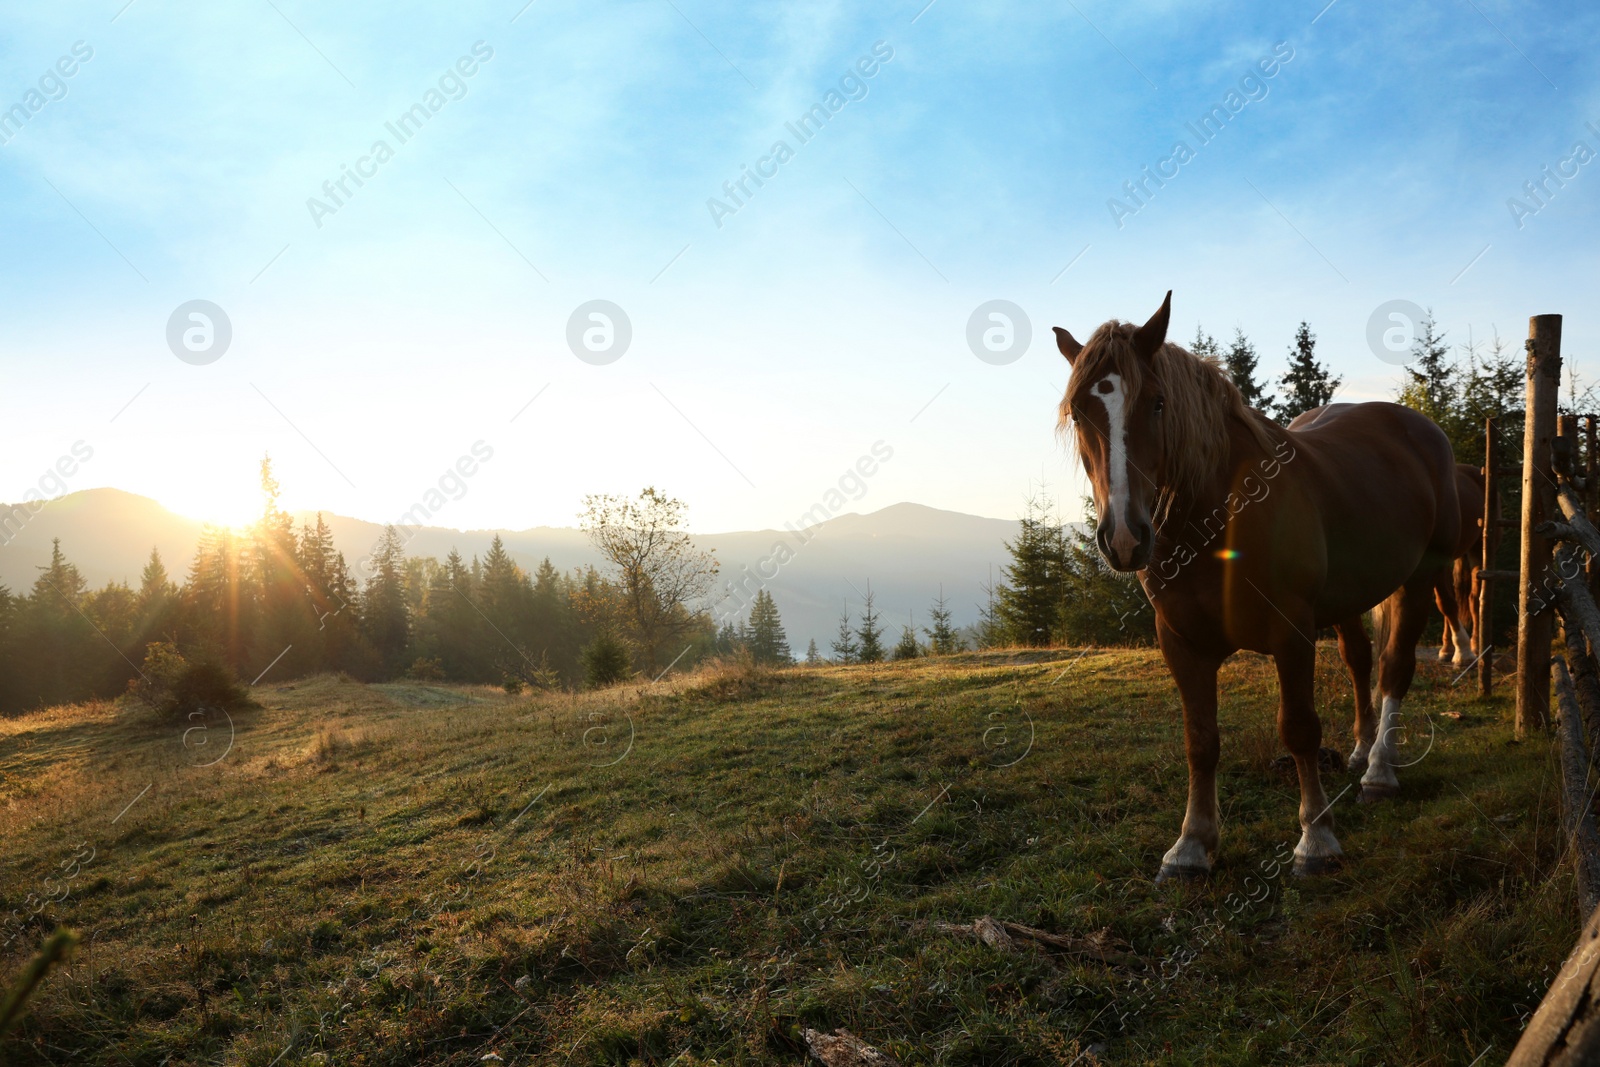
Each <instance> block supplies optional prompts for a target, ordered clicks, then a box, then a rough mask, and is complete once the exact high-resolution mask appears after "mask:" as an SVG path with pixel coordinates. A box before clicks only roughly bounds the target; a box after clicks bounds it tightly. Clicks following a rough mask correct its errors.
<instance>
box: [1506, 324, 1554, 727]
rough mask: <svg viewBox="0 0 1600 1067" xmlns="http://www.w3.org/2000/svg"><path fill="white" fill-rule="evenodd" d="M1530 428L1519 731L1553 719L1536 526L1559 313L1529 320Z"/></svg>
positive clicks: (1541, 517) (1546, 464) (1546, 480)
mask: <svg viewBox="0 0 1600 1067" xmlns="http://www.w3.org/2000/svg"><path fill="white" fill-rule="evenodd" d="M1527 348H1528V364H1527V376H1528V392H1527V404H1526V408H1525V410H1526V416H1525V418H1526V420H1527V428H1526V431H1525V432H1524V434H1523V438H1522V567H1521V571H1522V577H1521V581H1519V582H1518V583H1517V584H1518V592H1517V722H1516V731H1517V736H1518V737H1519V738H1520V737H1524V736H1526V734H1527V733H1528V731H1529V730H1531V729H1543V728H1544V727H1545V726H1546V725H1547V724H1548V723H1549V721H1550V643H1551V640H1552V639H1553V636H1554V628H1553V626H1552V621H1553V615H1554V611H1553V609H1552V602H1553V600H1554V596H1553V595H1552V591H1551V590H1550V589H1548V588H1546V585H1547V582H1548V579H1549V577H1550V547H1551V546H1550V541H1549V540H1548V539H1547V538H1545V537H1543V536H1541V535H1540V534H1538V533H1535V532H1534V528H1535V527H1537V526H1538V525H1539V524H1540V523H1542V522H1545V521H1547V520H1548V519H1551V518H1553V517H1554V516H1555V488H1556V483H1555V474H1554V472H1553V470H1552V469H1551V463H1550V461H1551V450H1552V447H1553V445H1554V443H1555V442H1554V438H1555V432H1556V401H1557V400H1558V399H1559V397H1560V393H1561V316H1560V315H1535V316H1533V317H1532V318H1531V319H1529V320H1528V344H1527Z"/></svg>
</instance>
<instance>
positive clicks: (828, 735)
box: [0, 648, 1577, 1067]
mask: <svg viewBox="0 0 1600 1067" xmlns="http://www.w3.org/2000/svg"><path fill="white" fill-rule="evenodd" d="M1319 660H1320V663H1321V673H1320V677H1319V683H1320V689H1319V706H1320V708H1321V711H1322V714H1323V717H1324V720H1325V721H1326V722H1327V723H1329V738H1328V740H1329V743H1330V744H1338V745H1340V746H1343V745H1344V744H1345V737H1346V731H1347V730H1348V724H1349V713H1348V710H1347V705H1348V699H1347V697H1346V695H1345V694H1346V692H1347V690H1346V687H1345V685H1344V683H1343V680H1342V677H1341V675H1340V672H1339V670H1338V666H1337V660H1336V657H1335V656H1334V655H1333V654H1332V650H1331V648H1324V649H1323V654H1322V655H1321V656H1320V657H1319ZM1435 672H1439V673H1435ZM256 698H257V699H258V700H259V701H260V703H261V704H262V705H263V706H262V708H261V709H260V710H258V711H252V712H248V713H243V714H238V715H236V716H235V717H234V719H233V721H232V724H231V726H230V725H229V724H228V723H225V722H220V721H219V722H215V723H212V724H210V725H209V726H207V727H205V728H204V729H201V728H200V727H201V724H198V723H188V722H177V723H173V722H159V721H155V720H153V719H152V718H151V716H150V713H148V712H145V711H141V710H137V709H133V708H130V707H119V706H114V705H92V706H87V707H79V708H63V709H54V710H50V711H45V712H40V713H37V714H35V715H31V716H28V717H26V718H19V719H15V720H7V721H3V722H0V792H3V796H4V807H3V809H0V812H3V814H0V827H3V830H4V848H3V850H0V909H3V911H4V912H5V913H7V914H9V915H12V916H13V918H11V919H8V920H7V921H6V927H5V928H6V937H7V938H9V939H11V940H10V941H9V942H8V944H7V947H6V948H5V950H4V960H3V963H0V969H3V971H4V972H5V973H6V974H14V973H15V971H16V969H17V968H18V967H19V966H20V965H21V963H22V962H23V961H24V960H25V959H26V958H27V954H28V953H29V952H30V951H31V949H32V947H33V946H34V945H36V944H37V943H38V942H39V940H40V939H41V938H42V937H43V936H44V935H45V934H46V933H47V932H48V930H49V929H50V928H51V927H52V926H53V925H54V924H55V923H57V922H60V923H66V924H70V925H71V926H73V927H75V928H76V929H77V930H78V931H79V933H80V934H81V936H82V939H83V940H82V948H81V950H80V951H79V954H78V956H77V958H76V960H75V962H73V963H72V964H71V965H70V966H69V967H68V968H67V969H66V970H65V971H63V972H59V973H57V974H55V975H53V976H52V977H51V979H50V980H49V982H48V984H47V985H46V986H45V988H44V990H43V991H42V993H41V994H40V996H39V998H38V999H37V1002H36V1004H35V1006H34V1008H33V1011H32V1013H31V1014H30V1015H29V1017H28V1018H27V1020H26V1021H25V1023H24V1025H23V1028H22V1030H21V1032H20V1034H19V1036H18V1037H17V1038H16V1039H15V1040H13V1041H12V1042H11V1043H10V1045H9V1047H8V1048H6V1049H4V1050H0V1059H4V1061H5V1062H7V1063H12V1064H28V1065H33V1064H50V1063H61V1062H67V1061H69V1060H70V1061H71V1062H74V1063H85V1064H106V1065H111V1064H121V1065H127V1064H137V1065H149V1067H157V1065H160V1064H170V1065H179V1064H201V1063H218V1062H227V1063H238V1064H253V1065H257V1067H267V1065H269V1064H311V1063H319V1064H330V1063H338V1064H345V1063H349V1064H371V1065H379V1064H382V1065H391V1064H392V1065H397V1067H398V1065H406V1067H413V1065H417V1064H429V1065H433V1064H469V1063H471V1064H478V1063H483V1062H489V1063H495V1062H500V1063H506V1064H533V1063H538V1064H605V1063H616V1064H624V1063H653V1064H661V1065H666V1064H669V1063H670V1064H674V1065H675V1067H684V1065H689V1064H708V1063H712V1062H717V1063H785V1064H793V1063H796V1062H799V1059H800V1056H801V1046H800V1045H799V1044H798V1035H799V1031H800V1028H801V1027H804V1026H811V1027H816V1028H818V1029H821V1030H827V1031H831V1030H833V1029H834V1028H836V1027H845V1028H848V1029H850V1030H851V1031H853V1032H854V1033H856V1034H858V1035H860V1036H861V1037H863V1038H865V1039H866V1040H868V1041H870V1042H871V1043H873V1044H875V1045H877V1046H879V1047H880V1048H884V1049H887V1050H890V1051H892V1052H893V1053H894V1054H896V1055H897V1056H898V1057H900V1059H901V1061H902V1062H904V1063H907V1064H933V1063H939V1064H977V1063H1002V1062H1004V1063H1050V1064H1063V1065H1064V1064H1069V1063H1089V1062H1115V1063H1145V1062H1152V1063H1153V1062H1162V1063H1168V1062H1173V1063H1200V1062H1205V1063H1285V1064H1307V1063H1347V1062H1386V1063H1408V1064H1463V1065H1464V1064H1467V1063H1470V1062H1474V1058H1475V1057H1478V1056H1479V1055H1480V1054H1481V1053H1484V1052H1485V1050H1489V1052H1491V1053H1492V1055H1491V1056H1490V1057H1489V1059H1485V1060H1483V1062H1492V1061H1494V1060H1495V1059H1498V1058H1501V1057H1503V1056H1504V1054H1505V1053H1506V1052H1507V1051H1508V1050H1509V1048H1510V1046H1511V1045H1512V1043H1513V1042H1514V1041H1515V1038H1516V1035H1517V1033H1518V1030H1519V1025H1520V1024H1519V1016H1520V1015H1521V1014H1522V1013H1523V1012H1525V1011H1526V1010H1528V1008H1529V1007H1530V1006H1531V1005H1532V1004H1533V1003H1535V1002H1536V1001H1537V999H1538V997H1539V995H1540V994H1541V993H1542V990H1543V988H1544V984H1545V983H1546V982H1548V980H1549V978H1550V977H1551V976H1552V975H1553V973H1554V968H1555V966H1556V965H1557V964H1558V963H1559V961H1560V959H1561V958H1562V957H1563V955H1564V954H1565V952H1566V950H1567V948H1568V947H1569V945H1570V941H1571V939H1572V937H1573V936H1574V931H1575V930H1576V929H1577V925H1576V924H1577V918H1576V914H1575V911H1574V905H1573V895H1572V893H1573V888H1572V878H1571V874H1570V870H1569V869H1568V868H1567V867H1566V866H1564V865H1563V861H1562V845H1561V839H1560V830H1559V825H1558V821H1559V820H1558V817H1557V813H1556V811H1555V808H1554V804H1555V800H1554V791H1553V788H1552V782H1553V779H1552V775H1553V774H1554V768H1553V764H1552V762H1551V755H1550V753H1551V750H1550V748H1549V746H1548V744H1547V743H1546V742H1545V741H1543V740H1538V739H1536V740H1534V741H1530V742H1528V743H1525V744H1520V745H1518V744H1511V743H1510V736H1511V731H1510V728H1509V726H1508V724H1507V722H1506V718H1507V716H1508V711H1507V706H1506V701H1505V700H1504V699H1503V698H1497V699H1496V700H1495V701H1493V702H1491V703H1487V704H1485V703H1480V702H1479V701H1477V700H1476V699H1475V698H1473V697H1472V696H1471V694H1470V693H1469V692H1467V691H1466V690H1465V689H1458V688H1452V687H1451V686H1450V685H1449V676H1448V675H1447V674H1444V673H1442V670H1441V669H1439V668H1437V667H1435V666H1434V665H1431V664H1425V665H1424V666H1423V672H1422V675H1421V676H1420V677H1419V679H1418V684H1417V687H1416V699H1415V700H1414V701H1413V702H1412V707H1413V708H1414V709H1415V711H1416V714H1414V715H1412V716H1410V717H1409V718H1408V720H1407V722H1408V734H1407V745H1408V747H1407V748H1406V749H1405V751H1407V752H1408V753H1410V754H1411V755H1412V756H1413V758H1415V759H1416V762H1415V765H1414V766H1410V767H1408V768H1406V769H1405V770H1403V771H1402V772H1401V777H1402V783H1403V794H1402V797H1401V798H1400V799H1399V800H1398V801H1396V802H1394V803H1389V804H1384V805H1377V806H1373V807H1358V806H1357V805H1356V804H1355V803H1354V802H1353V800H1352V798H1351V794H1350V793H1348V792H1341V790H1343V789H1344V787H1345V786H1346V785H1347V784H1348V782H1346V781H1345V780H1344V779H1345V776H1344V775H1343V774H1342V773H1340V774H1338V775H1333V776H1332V777H1331V779H1330V784H1331V788H1330V790H1329V791H1330V794H1338V796H1339V798H1340V799H1338V800H1336V801H1335V814H1336V817H1337V819H1338V826H1339V833H1340V838H1341V840H1342V842H1343V844H1344V847H1345V850H1346V852H1347V853H1348V854H1349V865H1348V866H1347V868H1346V869H1345V870H1344V871H1343V872H1341V873H1339V874H1337V875H1333V876H1329V877H1325V878H1323V879H1320V880H1315V881H1308V882H1299V881H1296V880H1294V879H1293V878H1291V877H1290V876H1289V875H1288V874H1287V872H1286V870H1282V869H1280V870H1278V871H1277V873H1276V874H1268V873H1263V868H1264V866H1266V865H1268V864H1270V861H1271V860H1272V858H1273V857H1274V856H1277V857H1279V858H1282V857H1283V856H1284V855H1285V854H1286V853H1287V851H1288V849H1289V848H1290V847H1292V845H1293V843H1294V841H1295V840H1296V837H1297V835H1298V831H1297V828H1296V825H1295V804H1296V801H1297V792H1296V789H1295V787H1294V785H1293V783H1292V782H1291V781H1290V780H1289V779H1288V778H1287V777H1285V776H1284V775H1282V774H1280V773H1279V772H1277V771H1275V770H1274V769H1273V767H1272V765H1271V760H1272V758H1273V757H1274V756H1275V755H1276V754H1277V752H1278V746H1277V743H1276V738H1275V731H1274V729H1273V727H1272V725H1271V724H1272V716H1273V704H1274V685H1273V680H1272V671H1271V666H1270V663H1268V662H1267V661H1265V660H1263V659H1261V658H1259V657H1253V656H1241V657H1237V658H1236V659H1235V660H1234V661H1232V662H1230V663H1229V665H1228V666H1227V667H1226V668H1225V672H1224V706H1223V712H1222V716H1223V722H1224V734H1223V739H1224V740H1223V745H1224V749H1223V751H1224V756H1223V779H1222V798H1223V809H1224V812H1225V817H1226V820H1227V822H1226V827H1225V830H1224V837H1223V845H1222V851H1221V855H1220V857H1219V864H1218V869H1217V871H1216V873H1215V874H1214V876H1213V879H1212V881H1211V882H1210V883H1209V884H1205V885H1198V886H1196V885H1168V886H1163V887H1157V886H1155V885H1153V884H1152V882H1151V875H1152V874H1153V873H1154V871H1155V868H1156V865H1157V863H1158V861H1159V857H1160V855H1161V853H1162V852H1163V851H1164V850H1165V849H1166V847H1167V846H1168V845H1169V844H1170V843H1171V840H1172V838H1173V836H1174V835H1175V833H1176V831H1177V827H1178V822H1179V820H1180V818H1181V814H1182V804H1183V796H1184V790H1185V774H1184V768H1183V761H1182V730H1181V723H1180V716H1179V714H1178V710H1177V706H1176V698H1175V696H1174V694H1173V690H1172V687H1171V684H1170V682H1169V681H1168V679H1167V677H1166V675H1165V672H1164V670H1163V669H1162V668H1161V666H1160V661H1159V657H1158V656H1157V655H1156V654H1155V653H1154V652H1152V651H1127V652H1105V651H1100V652H1090V653H1087V654H1082V655H1081V656H1080V654H1079V653H1075V652H1061V651H1057V652H1041V653H1033V654H1019V655H1014V656H1013V655H1006V654H988V655H982V656H979V655H967V656H961V657H955V658H952V659H950V660H944V661H926V660H925V661H919V662H915V663H911V664H897V665H881V666H874V667H865V666H861V667H844V668H821V669H793V670H789V671H784V672H780V673H777V674H760V673H753V672H748V671H740V670H734V669H730V670H724V671H720V672H710V673H705V674H701V675H697V676H693V677H690V678H686V679H670V678H669V680H668V681H666V682H663V683H661V684H659V685H657V686H653V687H624V688H621V689H616V690H610V691H606V692H601V693H592V694H583V695H576V696H574V695H563V694H554V695H544V696H539V697H536V698H533V699H518V700H512V699H510V698H507V697H505V696H504V694H501V693H498V692H496V691H493V690H469V689H460V688H453V687H440V686H422V685H416V684H393V685H385V686H374V687H366V686H361V685H357V684H354V683H351V682H348V681H343V680H340V679H337V678H332V677H320V678H314V679H308V680H304V681H301V682H298V683H294V684H292V685H286V686H276V687H270V686H269V687H262V688H260V689H258V690H257V691H256ZM1452 714H1459V715H1460V716H1461V717H1460V718H1459V719H1456V718H1452V717H1450V716H1451V715H1452ZM197 731H198V732H197ZM46 896H49V897H57V896H59V897H60V898H61V899H60V900H59V902H58V903H51V904H48V905H44V906H42V911H41V913H40V914H39V915H38V916H36V917H31V918H30V917H29V913H30V911H31V910H32V909H33V908H34V907H35V906H36V904H35V901H36V900H37V899H38V898H42V897H46ZM984 915H992V916H995V917H997V918H999V919H1003V920H1008V921H1014V922H1019V923H1024V924H1028V925H1031V926H1035V927H1039V928H1042V929H1045V930H1047V931H1051V932H1053V933H1056V934H1060V935H1065V936H1068V937H1071V938H1076V939H1089V940H1088V941H1081V940H1080V942H1079V945H1080V948H1081V949H1082V951H1066V952H1057V951H1053V950H1051V951H1041V950H1037V949H1034V948H1029V947H1026V946H1023V947H1022V948H1021V949H1020V950H1019V951H1017V952H1015V953H1006V952H1003V951H1001V950H999V949H996V948H991V947H990V946H988V945H986V944H983V943H980V942H979V941H977V940H974V939H971V938H963V937H959V936H952V935H949V934H947V933H943V932H941V931H940V929H939V928H938V927H937V925H936V923H937V922H939V921H949V922H964V923H970V922H972V921H973V920H974V919H976V918H978V917H980V916H984ZM1102 931H1103V933H1101V932H1102ZM1090 950H1093V951H1090ZM1097 953H1098V954H1097ZM1101 955H1104V956H1106V958H1104V959H1102V958H1100V956H1101ZM1090 1048H1094V1049H1095V1050H1096V1051H1095V1057H1096V1058H1095V1059H1093V1060H1091V1059H1090V1058H1089V1057H1087V1056H1084V1055H1083V1053H1084V1052H1085V1050H1088V1049H1090ZM491 1057H498V1058H497V1059H496V1058H491Z"/></svg>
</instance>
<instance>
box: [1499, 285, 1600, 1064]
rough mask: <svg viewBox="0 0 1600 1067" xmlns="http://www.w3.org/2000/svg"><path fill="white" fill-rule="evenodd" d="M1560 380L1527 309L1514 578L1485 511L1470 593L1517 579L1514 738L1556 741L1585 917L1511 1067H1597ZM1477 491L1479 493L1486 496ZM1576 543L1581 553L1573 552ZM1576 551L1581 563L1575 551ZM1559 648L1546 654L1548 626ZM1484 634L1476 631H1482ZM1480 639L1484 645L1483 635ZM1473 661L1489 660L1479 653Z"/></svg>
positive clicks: (1590, 590)
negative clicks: (1553, 736) (1543, 733)
mask: <svg viewBox="0 0 1600 1067" xmlns="http://www.w3.org/2000/svg"><path fill="white" fill-rule="evenodd" d="M1560 381H1561V316H1559V315H1539V316H1536V317H1535V318H1533V319H1532V320H1531V321H1530V323H1529V331H1528V367H1527V385H1528V391H1527V409H1526V425H1525V427H1524V435H1523V453H1522V470H1521V487H1522V508H1521V511H1522V515H1521V521H1520V522H1519V523H1518V529H1519V534H1520V536H1521V538H1522V542H1521V547H1520V558H1521V567H1520V571H1519V573H1518V574H1516V575H1506V574H1500V573H1497V572H1493V571H1492V567H1491V563H1492V561H1493V558H1494V557H1493V555H1492V552H1493V549H1494V547H1495V545H1494V542H1493V537H1494V536H1495V534H1496V533H1497V529H1496V528H1497V527H1498V526H1499V524H1497V523H1495V522H1494V521H1493V519H1492V518H1491V516H1492V514H1493V512H1492V511H1486V513H1485V521H1484V548H1483V561H1482V562H1483V566H1484V570H1485V572H1487V573H1488V577H1487V580H1486V581H1485V582H1484V583H1483V586H1482V589H1481V591H1480V596H1481V600H1480V606H1481V607H1482V608H1483V609H1484V613H1483V615H1482V616H1480V617H1481V618H1483V619H1485V620H1488V619H1490V618H1492V616H1490V615H1489V614H1488V607H1489V606H1492V602H1493V595H1492V592H1491V590H1492V588H1493V586H1494V585H1495V584H1496V583H1497V581H1502V580H1505V579H1507V578H1509V577H1515V578H1516V579H1517V588H1518V610H1517V712H1516V731H1517V736H1518V737H1523V736H1526V735H1527V734H1528V733H1530V732H1533V731H1535V730H1542V729H1544V728H1546V727H1547V726H1550V725H1552V716H1551V708H1550V694H1551V688H1552V687H1551V682H1552V674H1553V676H1554V677H1553V681H1554V691H1555V696H1556V708H1555V712H1556V714H1555V716H1554V717H1553V718H1554V725H1555V726H1556V727H1557V736H1558V737H1559V739H1560V746H1561V759H1560V765H1561V779H1562V782H1561V791H1560V792H1561V820H1562V829H1563V831H1564V832H1565V834H1566V836H1567V841H1568V844H1569V847H1570V850H1571V853H1572V856H1573V860H1574V866H1575V867H1576V871H1577V879H1578V906H1579V908H1580V909H1581V914H1582V915H1584V916H1587V921H1586V922H1585V923H1584V925H1583V929H1582V931H1581V933H1580V935H1579V937H1578V943H1577V944H1576V945H1575V946H1574V947H1573V949H1572V952H1571V953H1570V954H1569V955H1568V957H1567V960H1566V963H1565V964H1564V965H1563V966H1562V968H1561V971H1560V973H1559V974H1558V975H1557V976H1556V979H1555V981H1554V982H1552V983H1551V985H1550V989H1549V991H1548V992H1547V993H1546V994H1545V998H1544V1000H1543V1002H1541V1003H1540V1005H1539V1009H1538V1011H1536V1012H1535V1013H1534V1016H1533V1018H1532V1019H1531V1020H1530V1021H1529V1023H1528V1027H1527V1029H1526V1030H1525V1031H1524V1032H1523V1035H1522V1040H1521V1041H1519V1042H1518V1043H1517V1047H1516V1049H1515V1050H1514V1051H1513V1052H1512V1054H1511V1058H1510V1060H1508V1061H1507V1063H1508V1064H1510V1065H1515V1067H1530V1065H1535V1064H1539V1065H1543V1064H1588V1063H1600V827H1597V825H1596V820H1595V814H1594V797H1595V789H1594V788H1593V787H1592V786H1591V784H1590V783H1591V773H1592V772H1593V771H1595V770H1597V769H1600V764H1597V763H1596V762H1595V756H1596V755H1597V754H1600V663H1597V661H1596V658H1595V654H1596V652H1597V651H1600V607H1597V606H1596V602H1595V595H1594V594H1595V587H1596V581H1597V578H1600V569H1597V566H1596V562H1597V561H1600V530H1597V529H1596V527H1595V524H1594V523H1593V522H1592V521H1591V517H1590V516H1591V512H1590V506H1591V505H1592V504H1593V503H1595V502H1596V500H1597V499H1600V492H1596V490H1597V489H1600V486H1597V484H1596V480H1595V479H1596V476H1597V473H1600V471H1597V460H1600V456H1597V452H1596V448H1595V445H1596V425H1595V418H1594V416H1585V417H1583V418H1581V419H1580V418H1579V417H1578V416H1575V415H1566V416H1560V417H1559V418H1558V416H1557V406H1558V405H1557V397H1558V390H1559V386H1560ZM1493 440H1494V437H1493V434H1492V433H1491V434H1490V441H1491V444H1490V445H1489V446H1488V449H1487V450H1486V455H1485V473H1486V478H1485V482H1486V484H1487V485H1492V484H1493V482H1494V475H1495V474H1497V473H1501V470H1499V469H1497V468H1496V467H1495V455H1494V446H1493V444H1492V442H1493ZM1489 493H1490V491H1489V490H1488V489H1487V488H1486V492H1485V498H1486V499H1492V498H1491V497H1490V495H1489ZM1580 550H1581V552H1580ZM1585 555H1586V556H1587V559H1584V558H1583V556H1585ZM1557 621H1559V622H1560V626H1561V641H1560V649H1561V651H1560V654H1559V655H1557V654H1554V652H1553V648H1552V646H1553V645H1554V642H1555V637H1556V635H1555V626H1556V623H1557ZM1485 633H1486V634H1487V631H1485ZM1480 643H1482V644H1484V645H1485V646H1487V645H1488V644H1489V641H1488V638H1487V636H1485V637H1484V638H1481V639H1480ZM1483 659H1485V660H1488V659H1492V656H1484V657H1483ZM1492 676H1493V667H1492V666H1480V668H1479V684H1480V687H1481V688H1482V690H1483V691H1484V692H1485V693H1487V692H1489V689H1490V686H1491V685H1492Z"/></svg>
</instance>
